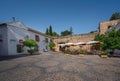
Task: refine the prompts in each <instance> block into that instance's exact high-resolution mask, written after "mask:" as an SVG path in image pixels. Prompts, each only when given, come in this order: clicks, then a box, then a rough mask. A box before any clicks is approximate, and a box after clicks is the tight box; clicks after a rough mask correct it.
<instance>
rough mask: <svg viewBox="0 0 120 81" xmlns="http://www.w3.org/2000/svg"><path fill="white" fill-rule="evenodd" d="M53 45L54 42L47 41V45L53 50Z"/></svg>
mask: <svg viewBox="0 0 120 81" xmlns="http://www.w3.org/2000/svg"><path fill="white" fill-rule="evenodd" d="M54 46H55V43H54V42H50V43H49V47H50V49H51V50H53V47H54Z"/></svg>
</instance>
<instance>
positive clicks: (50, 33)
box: [45, 25, 59, 36]
mask: <svg viewBox="0 0 120 81" xmlns="http://www.w3.org/2000/svg"><path fill="white" fill-rule="evenodd" d="M45 33H46V35H50V36H59V34H57V33H56V32H53V30H52V26H51V25H50V26H49V28H46V32H45Z"/></svg>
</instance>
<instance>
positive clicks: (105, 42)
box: [94, 30, 120, 50]
mask: <svg viewBox="0 0 120 81" xmlns="http://www.w3.org/2000/svg"><path fill="white" fill-rule="evenodd" d="M94 40H95V41H100V42H102V44H100V47H101V48H102V50H106V49H120V30H118V31H115V30H112V31H110V32H108V33H107V34H106V35H97V36H96V37H95V38H94Z"/></svg>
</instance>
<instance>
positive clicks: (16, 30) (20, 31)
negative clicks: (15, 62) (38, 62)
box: [7, 23, 29, 55]
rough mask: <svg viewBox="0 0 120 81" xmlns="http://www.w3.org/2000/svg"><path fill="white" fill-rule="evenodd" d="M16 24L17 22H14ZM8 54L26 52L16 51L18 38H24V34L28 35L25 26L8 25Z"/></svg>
mask: <svg viewBox="0 0 120 81" xmlns="http://www.w3.org/2000/svg"><path fill="white" fill-rule="evenodd" d="M16 24H17V23H16ZM7 28H8V54H9V55H16V54H24V53H27V52H24V51H23V52H22V53H17V45H18V44H19V40H21V39H22V40H25V38H26V36H27V35H28V36H29V32H28V31H27V29H26V28H23V27H21V28H20V27H17V26H12V25H10V26H8V27H7Z"/></svg>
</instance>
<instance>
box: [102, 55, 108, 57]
mask: <svg viewBox="0 0 120 81" xmlns="http://www.w3.org/2000/svg"><path fill="white" fill-rule="evenodd" d="M100 57H102V58H107V57H108V56H107V55H101V56H100Z"/></svg>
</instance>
